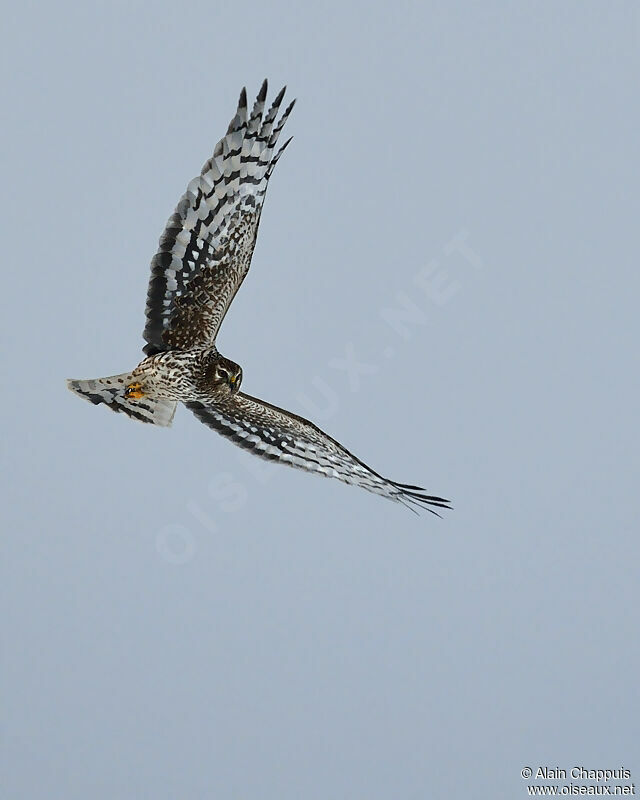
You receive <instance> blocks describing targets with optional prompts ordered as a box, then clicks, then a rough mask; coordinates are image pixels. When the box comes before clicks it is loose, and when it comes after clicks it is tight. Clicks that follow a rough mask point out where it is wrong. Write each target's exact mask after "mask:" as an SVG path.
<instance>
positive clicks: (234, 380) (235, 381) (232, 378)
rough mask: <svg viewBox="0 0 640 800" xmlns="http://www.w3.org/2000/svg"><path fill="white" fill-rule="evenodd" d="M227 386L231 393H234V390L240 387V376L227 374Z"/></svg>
mask: <svg viewBox="0 0 640 800" xmlns="http://www.w3.org/2000/svg"><path fill="white" fill-rule="evenodd" d="M229 386H230V387H231V393H232V394H236V392H237V391H238V389H239V388H240V376H239V375H229Z"/></svg>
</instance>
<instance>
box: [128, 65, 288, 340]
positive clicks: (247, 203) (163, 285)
mask: <svg viewBox="0 0 640 800" xmlns="http://www.w3.org/2000/svg"><path fill="white" fill-rule="evenodd" d="M284 91H285V90H284V89H283V90H282V91H281V92H280V93H279V94H278V96H277V97H276V99H275V100H274V101H273V105H272V106H271V108H270V109H269V111H268V112H267V114H266V116H265V117H264V119H263V111H264V105H265V98H266V95H267V82H266V81H265V82H264V83H263V84H262V88H261V89H260V92H259V93H258V97H257V99H256V102H255V104H254V106H253V110H252V112H251V114H250V115H249V114H248V111H247V93H246V91H245V90H244V89H243V90H242V92H241V94H240V101H239V103H238V110H237V112H236V115H235V116H234V118H233V119H232V120H231V124H230V125H229V130H228V131H227V135H226V136H225V137H224V138H223V139H221V140H220V141H219V142H218V144H217V145H216V147H215V149H214V151H213V156H212V157H211V158H210V159H209V160H208V161H207V162H206V163H205V165H204V166H203V167H202V172H201V173H200V175H199V176H197V177H196V178H194V179H193V180H192V181H191V183H190V184H189V186H188V187H187V191H186V192H185V194H184V195H183V196H182V198H181V200H180V202H179V203H178V207H177V208H176V210H175V212H174V213H173V214H172V216H171V217H170V219H169V221H168V222H167V226H166V228H165V231H164V233H163V234H162V236H161V238H160V245H159V250H158V252H157V254H156V255H155V256H154V258H153V260H152V261H151V280H150V282H149V291H148V294H147V324H146V327H145V329H144V334H143V335H144V338H145V339H146V341H147V344H146V345H145V347H144V352H145V353H146V354H147V355H152V354H154V353H159V352H161V351H163V350H173V349H184V348H190V347H197V346H201V347H207V346H209V345H211V344H213V342H214V340H215V337H216V334H217V332H218V329H219V327H220V324H221V322H222V320H223V319H224V316H225V314H226V313H227V309H228V308H229V305H230V303H231V301H232V300H233V298H234V296H235V294H236V292H237V291H238V289H239V287H240V284H241V283H242V281H243V280H244V278H245V276H246V274H247V272H248V271H249V265H250V264H251V256H252V254H253V248H254V247H255V242H256V234H257V232H258V223H259V221H260V212H261V210H262V204H263V202H264V195H265V192H266V190H267V183H268V181H269V178H270V176H271V173H272V172H273V169H274V167H275V165H276V163H277V161H278V159H279V158H280V156H281V154H282V152H283V151H284V149H285V147H286V146H287V145H288V144H289V142H290V141H291V140H290V139H289V140H288V141H286V142H285V143H284V145H282V147H281V148H280V149H279V150H278V151H277V152H276V150H275V147H276V144H277V142H278V137H279V135H280V132H281V130H282V128H283V126H284V123H285V122H286V120H287V117H288V116H289V114H290V113H291V109H292V108H293V105H294V102H295V101H293V102H292V103H291V104H290V105H289V107H288V108H287V109H286V111H285V112H284V114H283V115H282V116H281V117H280V120H279V121H278V122H277V123H276V117H277V115H278V111H279V109H280V104H281V103H282V98H283V96H284Z"/></svg>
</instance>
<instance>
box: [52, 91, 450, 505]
mask: <svg viewBox="0 0 640 800" xmlns="http://www.w3.org/2000/svg"><path fill="white" fill-rule="evenodd" d="M266 95H267V82H266V81H264V83H263V84H262V88H261V89H260V92H259V93H258V97H257V98H256V101H255V104H254V106H253V110H252V111H251V114H249V113H248V109H247V93H246V90H245V89H243V90H242V92H241V94H240V101H239V103H238V110H237V112H236V114H235V116H234V118H233V119H232V120H231V124H230V125H229V129H228V131H227V135H226V136H225V137H224V138H223V139H221V140H220V141H219V142H218V144H217V145H216V147H215V150H214V151H213V156H212V157H211V158H210V159H209V160H208V161H207V162H206V163H205V165H204V166H203V168H202V172H201V173H200V175H198V176H197V177H196V178H194V179H193V180H192V181H191V183H190V184H189V186H188V187H187V191H186V193H185V194H184V195H183V196H182V199H181V200H180V202H179V203H178V207H177V208H176V210H175V212H174V213H173V215H172V216H171V217H170V219H169V221H168V223H167V226H166V228H165V231H164V233H163V234H162V237H161V239H160V244H159V250H158V252H157V254H156V255H155V256H154V258H153V260H152V262H151V281H150V283H149V291H148V294H147V310H146V314H147V322H146V326H145V329H144V334H143V335H144V338H145V340H146V342H147V344H146V345H145V347H144V350H143V352H144V353H145V356H146V357H145V358H144V359H143V360H142V361H141V362H140V364H139V365H138V366H137V367H136V368H135V369H134V370H133V371H132V372H125V373H123V374H122V375H115V376H113V377H110V378H96V379H95V380H86V381H75V380H70V381H67V385H68V387H69V389H71V390H72V391H73V392H75V393H76V394H78V395H80V396H81V397H84V398H86V399H87V400H90V401H91V402H92V403H95V404H99V403H104V404H105V405H107V406H108V407H109V408H111V409H112V410H113V411H124V413H125V414H128V415H129V416H130V417H133V418H134V419H137V420H140V421H141V422H150V423H152V424H154V425H163V426H168V425H170V424H171V421H172V419H173V415H174V413H175V410H176V406H177V403H178V401H181V402H182V403H184V404H185V405H186V406H187V408H188V409H189V410H190V411H193V413H194V414H195V415H196V417H197V418H198V419H199V420H201V421H202V422H204V423H205V425H208V426H209V427H210V428H213V429H214V430H216V431H217V432H218V433H220V434H222V435H223V436H226V437H227V438H228V439H230V440H231V441H232V442H234V443H235V444H237V445H239V446H240V447H244V448H245V449H246V450H249V451H251V452H252V453H255V455H257V456H260V457H262V458H266V459H271V460H274V461H280V462H281V463H283V464H289V465H290V466H292V467H300V468H302V469H306V470H310V471H312V472H317V473H318V474H320V475H324V476H326V477H330V478H338V480H341V481H344V482H345V483H350V484H354V485H356V486H362V488H364V489H367V490H368V491H370V492H375V493H376V494H380V495H382V496H383V497H387V498H389V499H391V500H395V501H397V502H400V503H403V504H404V505H408V506H409V507H411V505H413V504H415V505H418V506H422V507H425V508H428V510H429V511H431V512H432V513H434V514H435V513H437V512H436V511H434V510H433V508H449V504H448V501H447V500H444V499H443V498H441V497H434V496H432V495H428V494H425V492H424V490H423V489H421V488H420V487H419V486H411V485H408V484H403V483H396V482H395V481H392V480H389V479H387V478H383V477H382V476H381V475H379V474H378V473H377V472H374V471H373V470H372V469H370V468H369V467H368V466H367V465H366V464H364V463H363V462H362V461H360V459H358V458H356V457H355V456H354V455H352V454H351V453H350V452H349V451H348V450H346V449H345V448H344V447H343V446H342V445H341V444H339V443H338V442H337V441H336V440H335V439H332V438H331V437H330V436H327V434H326V433H324V432H323V431H321V430H320V429H319V428H317V427H316V426H315V425H313V424H312V423H311V422H309V421H308V420H306V419H303V418H302V417H299V416H297V415H296V414H292V413H291V412H290V411H285V410H284V409H282V408H277V407H276V406H272V405H270V404H269V403H265V402H264V401H263V400H258V399H257V398H255V397H251V396H250V395H248V394H244V392H241V391H240V384H241V383H242V369H241V367H240V366H238V364H236V363H235V362H233V361H231V360H230V359H228V358H225V357H224V356H222V355H221V354H220V353H219V352H218V350H217V349H216V346H215V341H216V335H217V333H218V329H219V328H220V325H221V323H222V320H223V319H224V317H225V314H226V313H227V309H228V308H229V305H230V304H231V301H232V300H233V298H234V297H235V294H236V292H237V291H238V289H239V288H240V284H241V283H242V281H243V280H244V279H245V276H246V274H247V272H248V271H249V265H250V264H251V256H252V254H253V248H254V247H255V243H256V235H257V233H258V223H259V222H260V214H261V213H262V204H263V202H264V196H265V192H266V191H267V184H268V182H269V178H270V177H271V173H272V172H273V169H274V167H275V165H276V163H277V162H278V159H279V158H280V156H281V155H282V153H283V152H284V149H285V148H286V146H287V145H288V144H289V142H290V141H291V139H288V140H287V141H286V142H285V143H284V144H283V145H282V146H281V147H280V149H279V150H277V151H276V145H277V142H278V138H279V136H280V133H281V131H282V128H283V127H284V124H285V122H286V121H287V118H288V117H289V114H290V113H291V110H292V108H293V105H294V103H293V102H292V103H291V104H290V105H289V107H288V108H287V109H286V111H285V112H284V113H283V114H282V115H281V116H280V118H279V120H278V121H277V122H276V118H277V116H278V113H279V109H280V104H281V103H282V98H283V96H284V89H283V90H282V91H281V92H280V93H279V94H278V96H277V97H276V98H275V100H274V101H273V104H272V106H271V108H270V109H269V110H268V111H267V114H266V116H263V112H264V108H265V98H266ZM294 102H295V101H294ZM431 507H433V508H431Z"/></svg>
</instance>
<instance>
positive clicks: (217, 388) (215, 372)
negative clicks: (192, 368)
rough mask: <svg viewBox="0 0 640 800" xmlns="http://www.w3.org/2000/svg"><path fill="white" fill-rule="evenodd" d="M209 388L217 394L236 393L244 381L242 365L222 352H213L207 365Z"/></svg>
mask: <svg viewBox="0 0 640 800" xmlns="http://www.w3.org/2000/svg"><path fill="white" fill-rule="evenodd" d="M205 380H206V384H207V388H208V389H209V390H211V391H213V392H215V393H216V394H222V395H225V394H235V393H236V392H237V391H238V390H239V389H240V384H241V383H242V367H240V366H239V365H238V364H236V363H235V362H234V361H231V360H230V359H228V358H225V357H224V356H221V355H220V353H212V354H211V356H210V358H209V360H208V363H207V365H206V367H205Z"/></svg>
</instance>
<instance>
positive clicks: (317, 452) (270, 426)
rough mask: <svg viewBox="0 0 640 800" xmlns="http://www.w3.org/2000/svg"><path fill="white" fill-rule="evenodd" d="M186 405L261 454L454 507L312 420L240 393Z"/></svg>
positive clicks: (397, 496) (429, 504)
mask: <svg viewBox="0 0 640 800" xmlns="http://www.w3.org/2000/svg"><path fill="white" fill-rule="evenodd" d="M187 407H188V408H189V409H190V410H191V411H192V412H193V413H194V414H195V415H196V417H197V418H198V419H199V420H200V421H201V422H204V424H205V425H207V426H209V427H210V428H212V429H213V430H215V431H217V432H218V433H220V434H222V436H225V437H226V438H227V439H230V440H231V441H232V442H234V443H235V444H237V445H239V446H240V447H243V448H245V449H246V450H249V451H250V452H252V453H254V454H255V455H257V456H260V457H261V458H265V459H269V460H273V461H279V462H280V463H282V464H288V465H289V466H291V467H298V468H300V469H305V470H309V471H311V472H316V473H317V474H319V475H324V476H325V477H328V478H337V479H338V480H340V481H343V482H344V483H348V484H352V485H354V486H361V487H362V488H363V489H367V490H368V491H370V492H374V493H375V494H379V495H382V496H383V497H387V498H389V499H390V500H395V501H397V502H400V503H403V504H404V505H407V506H409V507H411V505H415V506H420V507H422V508H426V509H427V510H428V511H430V512H431V513H433V514H437V512H436V511H434V508H436V509H437V508H449V507H450V506H449V501H448V500H445V499H443V498H442V497H435V496H432V495H427V494H425V492H424V490H423V489H421V488H420V487H419V486H411V485H409V484H402V483H396V482H395V481H392V480H389V479H387V478H383V477H382V475H379V474H378V473H377V472H375V471H374V470H372V469H371V468H370V467H368V466H367V465H366V464H365V463H364V462H363V461H360V459H359V458H356V456H354V455H353V454H352V453H350V452H349V451H348V450H347V449H346V448H344V447H343V446H342V445H341V444H340V443H339V442H337V441H336V440H335V439H332V438H331V437H330V436H328V435H327V434H326V433H324V431H321V430H320V428H318V427H316V426H315V425H314V424H313V423H312V422H309V421H308V420H306V419H304V418H303V417H299V416H297V415H296V414H292V413H291V412H289V411H285V410H284V409H282V408H278V407H277V406H273V405H270V404H269V403H265V402H264V401H263V400H258V399H257V398H255V397H251V396H250V395H247V394H244V393H243V392H238V394H236V395H233V396H231V397H230V398H229V399H228V400H226V401H225V402H224V403H216V405H214V406H205V405H203V404H202V403H187Z"/></svg>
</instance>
